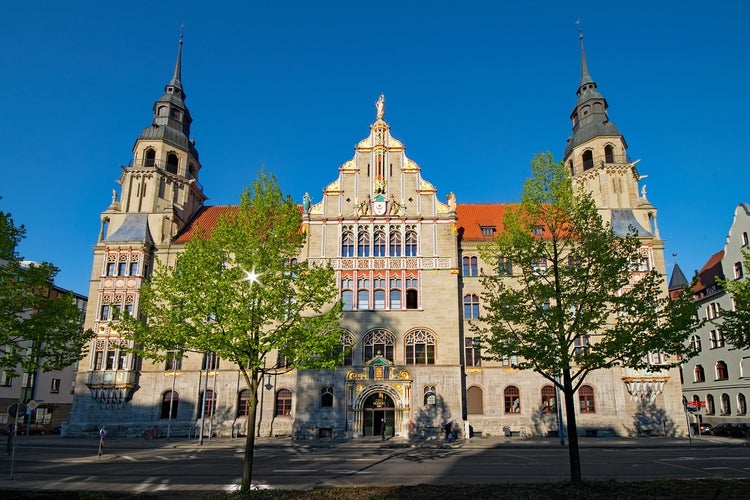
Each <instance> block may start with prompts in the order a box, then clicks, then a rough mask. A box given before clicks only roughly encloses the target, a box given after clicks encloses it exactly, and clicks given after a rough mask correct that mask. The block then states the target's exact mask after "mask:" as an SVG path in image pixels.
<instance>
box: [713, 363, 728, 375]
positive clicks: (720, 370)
mask: <svg viewBox="0 0 750 500" xmlns="http://www.w3.org/2000/svg"><path fill="white" fill-rule="evenodd" d="M728 378H729V370H728V369H727V364H726V363H725V362H723V361H717V362H716V380H727V379H728Z"/></svg>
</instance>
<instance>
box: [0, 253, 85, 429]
mask: <svg viewBox="0 0 750 500" xmlns="http://www.w3.org/2000/svg"><path fill="white" fill-rule="evenodd" d="M24 264H26V263H24ZM45 293H46V297H47V298H52V297H59V296H61V295H65V294H67V293H70V294H71V295H72V296H73V300H74V301H75V304H76V305H77V306H78V309H80V311H81V315H82V316H83V314H84V313H85V311H86V302H87V299H86V297H84V296H83V295H79V294H77V293H73V292H69V291H68V290H64V289H62V288H60V287H58V286H55V285H52V286H51V287H49V288H48V289H47V290H46V292H45ZM77 368H78V367H77V365H76V364H74V365H71V366H68V367H67V368H65V369H64V370H56V371H50V372H43V371H38V372H35V373H22V372H21V367H20V366H19V367H18V368H17V369H16V370H15V371H12V372H10V371H5V372H3V371H0V408H2V409H3V412H2V413H1V414H0V425H2V424H5V423H7V422H9V420H8V418H9V417H8V414H7V413H6V412H5V409H6V408H8V406H10V405H11V404H13V403H17V402H18V401H23V402H27V401H29V400H34V401H35V402H37V403H38V406H37V408H36V409H35V410H34V411H33V412H32V413H31V420H30V422H32V423H35V422H37V423H42V424H46V425H48V426H49V427H50V428H55V427H60V426H61V425H62V424H63V422H67V421H68V420H69V418H70V412H71V408H72V406H73V394H74V393H75V390H74V389H75V380H76V369H77Z"/></svg>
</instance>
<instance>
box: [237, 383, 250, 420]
mask: <svg viewBox="0 0 750 500" xmlns="http://www.w3.org/2000/svg"><path fill="white" fill-rule="evenodd" d="M248 415H250V390H249V389H243V390H241V391H240V393H239V395H238V396H237V416H238V417H247V416H248Z"/></svg>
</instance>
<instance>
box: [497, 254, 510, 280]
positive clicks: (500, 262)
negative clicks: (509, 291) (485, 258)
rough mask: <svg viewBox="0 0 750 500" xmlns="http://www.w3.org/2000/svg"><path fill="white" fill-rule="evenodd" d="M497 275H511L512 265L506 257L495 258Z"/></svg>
mask: <svg viewBox="0 0 750 500" xmlns="http://www.w3.org/2000/svg"><path fill="white" fill-rule="evenodd" d="M497 274H498V276H513V265H512V264H511V262H510V259H509V258H507V257H498V259H497Z"/></svg>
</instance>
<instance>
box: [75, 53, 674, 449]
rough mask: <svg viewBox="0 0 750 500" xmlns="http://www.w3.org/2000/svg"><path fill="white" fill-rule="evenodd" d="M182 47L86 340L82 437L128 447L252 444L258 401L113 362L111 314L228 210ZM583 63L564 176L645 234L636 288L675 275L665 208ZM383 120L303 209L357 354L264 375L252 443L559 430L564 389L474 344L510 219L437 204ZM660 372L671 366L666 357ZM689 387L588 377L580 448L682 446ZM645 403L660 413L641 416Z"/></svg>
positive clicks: (127, 185) (614, 217)
mask: <svg viewBox="0 0 750 500" xmlns="http://www.w3.org/2000/svg"><path fill="white" fill-rule="evenodd" d="M181 48H182V44H181V43H180V51H179V52H178V58H177V64H176V67H175V72H174V76H173V78H172V80H171V81H170V82H169V83H168V84H167V86H166V93H165V95H164V96H163V97H161V98H160V99H159V100H158V101H157V102H156V104H155V105H154V117H153V123H152V124H151V125H149V126H148V127H146V128H145V129H144V130H143V132H142V133H141V135H140V137H139V138H138V139H137V140H136V143H135V146H134V148H133V160H132V162H131V163H130V164H129V165H128V166H126V167H123V169H122V174H121V178H120V181H119V182H120V184H121V186H122V191H121V194H120V198H119V201H118V199H117V196H116V193H115V194H114V195H113V199H112V204H111V205H110V206H109V207H108V208H107V209H106V210H105V211H104V212H103V213H102V229H101V231H100V235H99V241H98V243H97V245H96V246H95V248H94V264H93V268H92V275H91V283H92V285H91V297H93V299H92V300H91V303H90V304H89V308H88V314H87V324H86V326H87V327H88V328H92V329H93V330H94V331H95V332H96V335H97V337H96V339H95V340H94V341H93V342H92V343H91V348H90V352H89V353H88V355H87V357H86V358H85V359H83V360H82V362H81V367H82V369H81V371H80V372H79V375H78V377H79V379H78V385H77V393H76V402H75V405H74V415H73V419H72V422H71V426H70V427H69V434H71V435H72V434H86V433H91V432H93V431H95V429H96V428H97V426H99V425H101V424H103V423H106V424H107V425H108V426H109V427H110V430H111V431H112V432H114V433H116V434H120V435H139V434H140V433H142V432H143V431H144V430H145V429H146V428H148V427H149V426H152V425H159V426H162V427H166V426H167V425H169V426H170V431H171V432H173V433H175V434H177V433H179V434H182V435H185V434H187V433H192V432H194V431H195V426H196V423H197V420H198V419H199V416H200V413H201V408H202V405H204V406H205V408H206V410H207V414H208V415H209V417H210V419H209V420H210V425H211V428H212V430H213V431H214V432H218V433H219V434H223V435H230V434H231V435H236V434H242V433H245V432H247V430H246V419H245V416H246V415H247V409H248V408H247V399H248V391H247V389H246V388H245V387H244V383H243V382H242V378H241V377H239V376H238V371H237V369H236V367H234V366H231V365H230V364H229V363H225V362H224V361H223V360H217V359H213V358H206V357H205V356H202V355H198V354H189V355H188V356H187V357H186V358H185V359H183V360H181V361H180V360H177V361H175V360H174V359H170V360H168V361H167V362H166V363H151V362H147V361H141V360H138V359H134V358H133V356H132V355H131V354H128V353H126V352H121V351H119V350H118V347H117V342H118V340H119V339H118V337H117V334H116V332H115V331H114V330H113V328H112V318H113V315H115V314H116V311H118V310H123V309H124V310H128V311H129V312H131V313H135V314H137V309H138V294H139V290H140V287H141V286H142V284H143V282H144V280H146V279H148V276H149V272H150V271H151V270H152V269H153V266H154V262H155V259H157V258H158V259H159V260H160V261H162V262H167V263H170V264H173V263H174V261H175V256H176V255H177V254H178V253H179V252H180V250H181V249H182V248H183V246H184V244H185V243H186V242H187V241H189V240H190V238H192V237H193V235H194V234H195V231H196V229H197V228H198V227H202V228H206V227H211V226H212V225H213V224H215V223H216V220H217V218H218V216H219V215H220V214H221V213H222V212H224V211H225V210H227V209H228V207H220V206H204V205H203V202H204V200H205V199H206V196H205V194H204V192H203V188H202V186H201V185H200V183H199V182H198V173H199V171H200V163H199V161H198V152H197V151H196V149H195V146H194V143H193V142H192V141H191V140H190V135H189V132H190V121H191V118H190V113H189V112H188V109H187V108H186V107H185V104H184V99H185V93H184V91H183V88H182V82H181ZM581 55H582V63H583V71H582V78H581V82H580V85H579V89H578V92H577V95H578V100H577V103H576V105H575V108H574V110H573V113H572V115H571V118H572V120H573V137H572V139H571V140H570V141H569V142H568V145H567V147H566V149H565V154H564V160H565V162H566V163H567V164H568V165H569V166H570V169H571V173H572V174H573V175H574V178H575V180H576V182H578V183H582V184H583V185H584V186H585V187H586V188H588V189H589V190H591V191H592V193H593V194H594V198H595V200H596V201H597V203H598V204H599V207H600V208H601V212H602V214H603V215H604V216H605V218H606V219H607V220H608V221H610V222H612V225H613V227H614V229H615V231H618V232H623V231H626V230H627V228H628V226H633V227H636V228H638V230H639V234H640V236H641V238H642V240H643V256H642V258H641V259H640V260H639V262H637V263H635V267H634V272H636V273H637V272H641V271H646V270H648V269H651V268H656V269H657V270H659V272H661V273H662V274H663V275H664V274H665V272H664V257H663V242H662V241H661V240H660V238H659V232H658V229H657V227H656V210H655V209H654V207H653V206H652V205H651V204H650V203H649V202H648V200H647V199H646V196H645V189H644V190H643V191H642V192H641V193H640V194H639V190H638V179H639V175H638V172H637V170H636V167H635V162H632V161H630V159H629V158H628V157H627V155H626V147H627V146H626V143H625V140H624V138H623V137H622V135H621V134H620V133H619V131H618V130H617V128H616V127H615V125H614V124H613V123H612V122H610V121H609V119H608V117H607V113H606V109H607V103H606V100H605V99H604V98H603V97H602V96H601V94H599V92H598V91H597V89H596V84H595V83H594V81H593V80H592V79H591V77H590V76H589V74H588V68H587V65H586V60H585V57H584V54H583V44H582V43H581ZM384 118H385V101H384V99H383V98H382V96H381V99H380V100H379V101H378V102H377V104H376V113H375V121H374V123H373V124H372V125H370V131H369V134H368V135H367V136H366V137H365V138H364V139H363V140H361V141H360V142H359V143H358V144H357V145H356V147H355V148H354V157H353V158H351V159H350V160H348V161H345V162H344V163H343V164H342V165H341V166H340V167H339V168H338V175H337V177H336V178H335V179H334V180H333V181H332V182H330V183H329V184H328V185H327V186H326V187H325V188H324V189H323V197H322V199H321V200H320V201H318V202H317V203H314V204H313V203H310V200H309V198H308V197H307V196H306V197H305V200H304V202H303V206H302V210H303V217H302V219H303V222H302V223H303V229H304V231H306V232H307V234H308V239H307V243H306V245H305V247H304V249H303V252H302V254H301V255H300V258H303V259H309V260H311V261H314V262H320V263H323V262H325V263H329V264H331V265H332V266H333V267H334V269H335V270H336V279H337V283H338V285H339V287H340V291H341V298H342V300H343V303H344V309H345V311H344V313H343V317H342V320H341V327H342V343H343V344H344V345H346V346H353V349H352V352H351V355H350V356H348V357H347V358H346V359H345V360H344V366H342V367H341V368H339V369H337V370H333V371H304V372H299V373H298V372H296V371H292V372H290V373H288V374H284V375H277V376H271V377H268V378H267V380H265V381H264V382H265V383H264V384H263V385H262V387H261V389H260V391H261V394H260V403H259V414H258V415H259V417H258V427H257V429H252V430H251V432H257V433H258V435H294V436H295V437H298V438H315V437H329V436H331V437H352V438H356V437H365V436H379V435H380V433H381V431H385V432H386V433H387V434H394V435H398V436H409V437H426V436H432V435H436V434H437V433H438V432H439V429H441V428H442V427H443V426H444V424H445V423H447V422H452V423H453V424H454V425H457V426H459V427H460V428H461V430H462V431H463V432H466V431H468V430H469V429H471V430H473V431H474V432H481V433H485V434H500V433H501V432H503V428H504V427H506V426H507V427H510V428H511V429H512V430H513V431H518V432H526V433H527V434H530V435H531V434H536V435H545V434H548V433H552V432H557V418H556V408H557V404H558V403H557V400H558V397H557V393H556V391H555V390H554V388H553V386H552V385H551V384H550V383H549V382H548V381H545V380H544V379H543V378H542V377H541V376H539V375H537V374H534V373H533V372H530V371H523V372H522V371H519V370H517V369H516V368H514V360H513V359H508V360H506V361H505V362H501V363H493V362H487V361H485V360H482V359H481V350H482V346H481V345H480V344H479V343H478V342H476V341H475V339H473V338H472V336H471V335H470V333H469V332H470V329H469V328H468V323H469V322H470V321H471V320H472V319H474V318H476V317H477V316H478V315H479V314H480V313H481V312H482V307H483V306H482V304H481V300H480V297H481V293H482V289H481V285H480V281H479V277H478V276H479V275H480V274H481V273H482V272H494V269H495V268H496V263H491V264H487V263H484V262H482V261H481V259H480V258H479V253H478V251H477V248H478V245H479V244H481V243H482V242H484V241H487V240H489V239H491V238H493V237H494V236H495V235H496V234H497V233H498V231H502V218H503V214H504V213H505V209H506V205H504V204H458V203H457V201H456V196H455V195H454V194H453V193H450V194H448V196H447V200H446V201H447V202H446V203H443V202H441V201H440V200H439V197H438V193H437V190H436V189H435V187H434V186H433V185H432V184H430V182H429V181H427V180H426V179H425V177H423V175H422V168H421V167H420V166H419V165H418V164H417V163H416V162H414V161H413V160H411V159H410V158H408V157H407V156H406V153H405V147H404V145H403V143H401V142H400V141H399V140H398V139H396V138H394V137H393V136H392V135H391V131H390V125H389V124H388V123H386V121H385V120H384ZM332 171H333V169H332ZM502 271H503V272H506V271H507V272H508V273H511V274H512V273H513V269H512V268H508V269H504V268H503V269H502ZM664 291H665V293H666V284H665V289H664ZM651 360H652V363H653V364H657V365H658V364H660V363H661V362H662V360H661V359H660V357H659V355H658V354H654V355H653V356H652V357H651ZM269 363H270V364H274V363H276V364H283V363H284V360H283V358H279V359H271V360H269ZM677 375H678V371H677V370H676V369H675V370H668V371H665V372H660V373H655V374H651V373H648V372H634V371H632V370H626V369H620V368H617V369H612V370H601V371H598V372H595V373H592V374H591V375H590V376H589V378H588V379H587V382H586V384H585V385H584V386H583V387H582V388H581V389H580V390H579V392H578V394H577V398H578V406H577V410H578V411H579V413H580V415H579V426H580V430H581V432H582V433H591V434H596V433H598V432H600V430H606V432H607V433H610V432H616V433H618V434H622V435H633V434H636V433H638V432H640V431H644V430H649V431H658V432H666V433H674V434H683V433H684V432H685V419H684V416H683V414H682V405H681V401H680V395H681V393H680V386H679V378H678V376H677ZM205 377H208V379H207V380H206V378H205ZM204 388H205V389H204ZM204 392H205V396H206V397H205V398H204V397H203V396H204ZM644 404H645V405H648V404H653V405H654V406H653V408H655V410H654V411H644V408H647V406H644ZM654 415H658V417H654Z"/></svg>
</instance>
